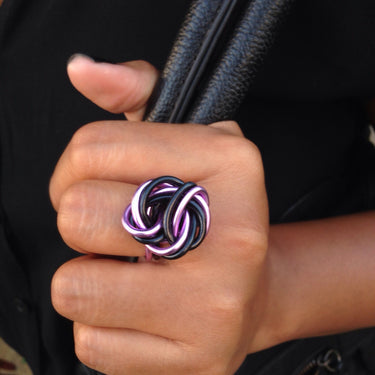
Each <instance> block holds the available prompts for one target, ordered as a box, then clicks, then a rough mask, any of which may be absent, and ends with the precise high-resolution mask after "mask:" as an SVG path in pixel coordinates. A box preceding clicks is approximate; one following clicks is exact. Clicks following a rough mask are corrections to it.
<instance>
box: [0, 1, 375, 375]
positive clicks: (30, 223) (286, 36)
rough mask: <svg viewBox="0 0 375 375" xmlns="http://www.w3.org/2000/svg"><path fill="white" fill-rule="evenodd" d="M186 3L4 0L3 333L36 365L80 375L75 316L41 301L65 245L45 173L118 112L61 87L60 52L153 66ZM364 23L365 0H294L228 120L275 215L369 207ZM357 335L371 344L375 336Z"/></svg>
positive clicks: (369, 45)
mask: <svg viewBox="0 0 375 375" xmlns="http://www.w3.org/2000/svg"><path fill="white" fill-rule="evenodd" d="M188 5H189V1H187V0H184V1H182V0H181V1H178V2H177V1H173V0H164V1H151V0H137V1H134V2H133V1H130V0H111V1H102V0H90V1H84V0H48V1H47V0H33V1H26V0H4V3H3V5H2V6H1V8H0V85H1V86H0V147H1V150H0V152H1V154H0V155H1V180H0V184H1V185H0V193H1V197H0V204H1V215H0V218H1V230H0V282H1V284H0V285H1V286H0V298H1V304H0V336H2V337H4V339H5V340H6V341H7V342H9V344H11V345H12V346H14V347H15V348H16V349H18V350H19V351H20V353H21V354H23V355H24V356H25V357H26V358H27V360H28V362H29V363H30V364H31V366H32V368H33V370H34V373H35V374H38V375H39V374H41V375H52V374H53V375H70V374H83V373H84V372H83V367H81V366H80V365H79V364H78V361H77V359H76V358H75V356H74V351H73V343H72V333H71V332H72V329H71V324H70V322H68V321H66V320H64V319H63V318H61V317H59V316H58V315H57V314H56V313H55V312H54V310H53V308H52V306H51V302H50V279H51V277H52V275H53V273H54V271H55V270H56V268H57V267H58V266H59V265H61V264H62V263H63V262H64V261H66V260H68V259H70V258H71V257H73V256H75V254H74V252H73V251H71V250H69V249H68V248H67V247H66V246H65V245H64V244H63V242H62V241H61V239H60V237H59V235H58V233H57V230H56V225H55V213H54V212H53V209H52V207H51V205H50V202H49V197H48V180H49V177H50V175H51V173H52V171H53V168H54V165H55V163H56V161H57V160H58V157H59V155H60V154H61V152H62V151H63V149H64V147H65V146H66V144H67V143H68V141H69V139H70V138H71V136H72V134H73V133H74V131H75V130H76V129H78V128H79V127H80V126H82V125H84V124H85V123H88V122H91V121H95V120H102V119H111V118H122V116H114V115H110V114H108V113H106V112H104V111H102V110H100V109H98V108H97V107H96V106H94V105H93V104H91V103H90V102H89V101H87V100H86V99H84V98H83V97H82V96H80V95H79V94H78V93H77V92H76V91H75V90H74V89H73V88H72V87H71V86H70V84H69V82H68V79H67V76H66V72H65V64H66V61H67V59H68V57H69V56H70V55H71V54H73V53H75V52H83V53H86V54H89V55H92V56H97V57H103V58H105V59H107V60H110V61H125V60H132V59H140V58H142V59H146V60H149V61H151V62H152V63H154V64H155V65H156V66H157V67H159V68H162V66H163V63H164V60H165V58H166V56H167V55H168V52H169V48H170V46H171V44H172V41H173V39H174V37H175V34H176V32H177V29H178V27H179V25H180V22H181V20H182V19H183V16H184V14H185V12H186V9H187V8H188ZM172 15H173V16H172ZM374 19H375V3H374V2H373V0H305V1H300V2H296V5H295V8H294V10H293V11H292V13H291V14H290V16H289V18H288V20H287V22H286V24H285V26H284V28H283V29H282V31H281V32H280V35H279V37H278V39H277V42H276V44H275V45H274V47H273V48H272V50H271V51H270V53H269V55H268V56H267V58H266V61H265V64H264V66H263V68H262V70H261V71H260V73H259V76H258V78H257V80H256V82H255V84H254V86H253V87H252V88H251V90H250V92H249V94H248V96H247V97H246V100H245V102H244V104H243V105H242V106H241V108H240V111H239V113H238V115H237V118H236V119H237V120H238V121H239V123H240V124H241V127H242V129H243V131H244V133H245V135H246V136H247V137H249V138H250V139H251V140H253V141H254V142H255V143H256V144H257V145H258V147H259V148H260V150H261V152H262V155H263V159H264V164H265V171H266V181H267V190H268V195H269V201H270V212H271V219H272V221H273V222H277V221H286V220H294V219H302V218H309V217H321V216H327V215H332V214H335V213H345V212H352V211H358V210H362V209H366V208H371V207H372V208H373V207H374V193H373V190H371V184H373V182H374V180H375V178H374V173H373V165H374V162H373V161H371V158H372V157H373V156H372V155H373V147H372V145H370V144H369V143H368V141H367V123H368V120H367V118H366V113H365V103H366V102H367V100H368V99H369V98H371V97H374V96H375V74H374V73H373V67H374V66H375V39H374V38H373V35H374V31H375V24H374ZM371 163H372V164H371ZM353 176H355V178H353ZM357 177H358V178H357ZM326 186H331V187H332V186H333V188H332V189H331V190H329V189H327V188H326ZM337 186H340V187H342V188H343V193H342V194H340V195H339V196H336V195H335V194H334V192H335V189H336V188H337ZM372 186H373V185H372ZM316 191H317V192H318V193H315V192H316ZM312 192H313V195H314V197H313V199H312V200H309V198H308V197H311V194H312ZM305 197H307V198H306V199H305ZM327 197H329V199H328V198H327ZM353 198H354V199H353ZM333 200H334V201H333ZM311 201H313V202H314V203H313V204H309V202H311ZM300 202H302V203H303V204H302V205H301V204H300ZM316 207H319V210H316V209H315V208H316ZM359 335H360V337H366V338H367V337H370V336H371V335H372V331H366V332H365V333H362V332H361V333H360V334H359ZM346 337H347V336H337V337H336V336H335V339H334V340H335V342H336V341H337V342H339V343H340V345H343V346H345V348H346V347H347V346H349V347H350V345H349V344H348V343H349V342H352V341H353V342H355V341H356V340H349V339H346ZM357 341H359V340H357ZM353 342H352V345H353ZM342 343H344V344H345V345H344V344H342ZM366 343H367V344H366V346H365V348H368V347H372V348H373V347H374V341H373V340H372V341H371V338H368V340H367V341H366ZM288 345H289V344H288ZM288 345H283V346H281V347H277V348H272V349H270V350H268V351H264V352H262V353H259V354H256V355H253V356H250V357H249V358H248V359H247V360H246V362H245V363H244V365H243V367H242V369H241V370H240V372H239V374H249V373H251V374H254V373H255V371H256V370H259V369H261V368H262V366H263V364H265V363H268V362H270V361H271V359H272V358H274V359H275V358H278V355H279V354H280V356H281V357H280V358H284V359H283V360H286V361H288V360H287V359H286V357H285V355H283V354H282V353H285V350H287V348H288V347H289V346H288ZM300 345H302V346H303V347H305V346H304V345H307V344H303V343H302V342H301V343H300ZM358 350H359V349H358ZM298 352H300V351H298ZM345 352H348V353H349V352H350V351H349V350H346V349H345ZM354 352H355V354H353V353H354ZM353 353H352V352H350V354H348V357H349V356H350V358H352V357H353V356H354V355H355V356H357V357H358V356H362V357H361V358H363V361H365V363H368V362H369V361H370V359H371V357H372V356H371V354H369V353H370V351H367V352H366V351H365V349H363V350H362V349H360V352H358V351H357V350H354V349H353ZM358 353H360V354H358ZM298 360H299V357H298V355H297V360H296V361H297V362H298ZM303 360H305V358H301V361H303ZM281 363H282V362H281ZM366 366H367V365H366ZM368 366H370V365H368ZM372 366H373V367H372V369H373V368H374V365H373V364H372ZM348 368H350V366H348ZM368 368H370V367H368ZM280 371H281V372H280V373H282V371H283V370H282V366H281V367H280ZM348 371H349V372H347V373H348V374H356V375H357V374H362V373H360V372H359V371H358V372H355V370H350V369H348ZM350 371H351V372H350ZM353 371H354V372H353ZM361 371H362V370H361ZM366 371H367V372H366ZM272 373H273V374H274V372H272ZM370 373H371V371H370V370H363V374H370Z"/></svg>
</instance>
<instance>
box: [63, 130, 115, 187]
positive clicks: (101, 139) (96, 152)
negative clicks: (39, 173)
mask: <svg viewBox="0 0 375 375" xmlns="http://www.w3.org/2000/svg"><path fill="white" fill-rule="evenodd" d="M107 125H108V126H107ZM113 131H114V129H113V127H111V126H109V124H103V123H92V124H88V125H85V126H83V127H82V128H80V129H79V130H77V132H76V133H75V134H74V136H73V138H72V140H71V142H70V144H69V146H68V151H69V152H68V165H67V167H68V169H69V170H70V171H71V173H72V174H73V176H74V177H75V179H78V180H82V179H88V178H90V177H92V176H93V175H95V174H97V173H99V172H100V171H104V172H105V171H106V170H107V169H108V168H109V166H110V164H109V162H110V160H109V159H110V157H111V148H110V147H109V148H108V147H107V144H110V143H111V142H112V138H113V134H112V132H113Z"/></svg>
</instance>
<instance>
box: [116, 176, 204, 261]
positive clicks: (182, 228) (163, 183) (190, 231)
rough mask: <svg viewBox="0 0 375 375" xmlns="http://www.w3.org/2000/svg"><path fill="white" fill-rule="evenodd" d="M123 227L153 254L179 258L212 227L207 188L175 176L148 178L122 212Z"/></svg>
mask: <svg viewBox="0 0 375 375" xmlns="http://www.w3.org/2000/svg"><path fill="white" fill-rule="evenodd" d="M122 225H123V227H124V228H125V229H126V230H127V231H128V232H129V233H130V234H131V235H132V236H133V238H135V239H136V240H137V241H138V242H141V243H143V244H144V245H145V247H146V252H145V256H146V259H147V260H151V259H152V257H153V256H154V257H163V258H165V259H177V258H180V257H182V256H183V255H185V254H186V253H187V252H188V251H190V250H193V249H195V248H197V247H198V246H199V245H200V243H201V242H202V241H203V239H204V238H205V236H206V233H207V232H208V229H209V227H210V210H209V199H208V194H207V191H206V190H205V189H204V188H203V187H201V186H197V185H196V184H195V183H194V182H183V181H181V180H180V179H178V178H176V177H172V176H162V177H158V178H155V179H153V180H149V181H146V182H145V183H143V184H142V185H140V186H139V187H138V189H137V191H136V192H135V194H134V196H133V199H132V201H131V203H130V204H129V206H128V207H127V208H126V209H125V212H124V214H123V216H122Z"/></svg>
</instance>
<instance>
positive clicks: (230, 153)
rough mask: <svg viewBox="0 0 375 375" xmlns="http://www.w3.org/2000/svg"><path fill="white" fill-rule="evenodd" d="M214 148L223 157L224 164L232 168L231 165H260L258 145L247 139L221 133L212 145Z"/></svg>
mask: <svg viewBox="0 0 375 375" xmlns="http://www.w3.org/2000/svg"><path fill="white" fill-rule="evenodd" d="M214 147H215V148H216V150H220V153H221V154H222V155H223V156H224V157H225V159H224V163H225V165H226V166H229V167H231V168H233V165H239V166H242V165H246V166H247V167H248V166H249V165H254V166H256V165H262V158H261V154H260V151H259V149H258V147H257V146H256V145H255V144H254V143H253V142H251V141H250V140H249V139H247V138H244V137H240V136H233V135H229V136H228V135H221V136H219V137H218V141H217V143H216V144H215V145H214Z"/></svg>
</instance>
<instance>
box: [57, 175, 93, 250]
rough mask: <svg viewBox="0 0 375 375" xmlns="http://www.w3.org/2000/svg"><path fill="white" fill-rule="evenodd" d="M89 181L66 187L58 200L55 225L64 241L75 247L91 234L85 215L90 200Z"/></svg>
mask: <svg viewBox="0 0 375 375" xmlns="http://www.w3.org/2000/svg"><path fill="white" fill-rule="evenodd" d="M90 186H91V185H90V182H89V181H82V182H80V183H77V184H73V185H71V186H69V187H68V188H67V190H66V191H65V192H64V194H63V195H62V197H61V200H60V206H59V211H58V215H57V227H58V229H59V232H60V234H61V236H62V238H63V239H64V241H65V243H66V244H67V245H69V246H70V247H72V248H77V246H78V245H79V244H80V243H82V242H83V243H84V242H85V241H86V240H89V239H90V237H92V235H93V233H94V232H93V231H92V230H91V228H90V226H89V225H88V224H89V220H88V217H87V208H88V207H89V205H90V202H92V194H90V191H91V189H90Z"/></svg>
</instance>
